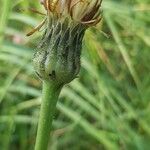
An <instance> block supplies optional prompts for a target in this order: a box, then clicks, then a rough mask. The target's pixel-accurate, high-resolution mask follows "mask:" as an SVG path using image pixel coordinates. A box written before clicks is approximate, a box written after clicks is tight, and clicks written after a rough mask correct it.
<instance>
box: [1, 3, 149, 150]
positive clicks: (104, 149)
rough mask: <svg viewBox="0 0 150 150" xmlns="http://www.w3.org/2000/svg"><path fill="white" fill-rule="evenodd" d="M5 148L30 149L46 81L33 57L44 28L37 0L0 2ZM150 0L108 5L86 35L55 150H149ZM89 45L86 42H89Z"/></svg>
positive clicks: (63, 100) (65, 94)
mask: <svg viewBox="0 0 150 150" xmlns="http://www.w3.org/2000/svg"><path fill="white" fill-rule="evenodd" d="M0 2H1V7H0V12H1V13H0V14H1V16H0V150H10V149H11V150H32V149H33V146H34V141H35V135H36V128H37V120H38V113H39V108H40V96H41V82H40V81H39V80H38V78H37V77H36V76H35V74H34V71H33V68H32V65H31V58H32V54H33V51H34V49H35V47H36V45H37V44H38V42H39V37H40V36H41V34H42V31H43V29H42V30H41V31H40V32H39V33H36V34H34V35H33V36H31V37H26V36H25V34H26V33H27V32H28V31H29V30H31V28H33V27H34V26H36V25H37V24H39V23H40V21H42V18H43V16H40V15H37V14H34V13H32V12H30V11H28V8H34V9H38V10H41V11H44V10H43V9H42V7H41V6H40V4H39V1H38V0H34V1H29V0H13V1H12V0H0ZM149 27H150V4H149V0H104V2H103V20H102V22H101V23H100V24H99V25H98V26H96V27H93V28H92V29H90V30H88V32H86V36H85V39H84V46H83V53H82V69H81V72H80V76H79V78H78V79H76V80H74V81H73V82H72V83H71V84H69V85H66V87H65V89H64V90H63V91H62V93H61V96H60V100H59V103H58V105H57V112H56V115H55V118H54V120H55V121H54V129H53V133H52V139H51V140H50V142H49V143H50V144H49V149H51V150H62V149H63V150H149V147H150V142H149V141H150V115H149V114H150V101H149V100H150V99H149V98H150V86H149V85H150V76H149V72H150V66H149V63H150V56H149V54H150V53H149V48H150V30H149ZM85 43H86V44H85Z"/></svg>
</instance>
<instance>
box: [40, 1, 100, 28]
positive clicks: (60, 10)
mask: <svg viewBox="0 0 150 150" xmlns="http://www.w3.org/2000/svg"><path fill="white" fill-rule="evenodd" d="M101 3H102V0H92V1H91V0H41V4H42V5H43V6H44V7H45V9H46V11H47V12H48V14H55V15H57V16H59V17H68V16H70V18H72V20H74V21H76V22H79V23H83V24H85V25H90V26H91V25H95V24H97V23H98V22H99V21H100V12H101V10H100V7H101Z"/></svg>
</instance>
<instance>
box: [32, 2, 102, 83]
mask: <svg viewBox="0 0 150 150" xmlns="http://www.w3.org/2000/svg"><path fill="white" fill-rule="evenodd" d="M42 4H43V5H44V7H45V9H46V11H47V16H46V17H47V20H46V25H45V27H46V29H45V32H44V35H43V37H42V39H41V41H40V43H39V46H38V48H37V51H36V53H35V54H34V58H33V64H34V68H35V71H36V73H37V75H38V76H39V77H40V78H41V79H42V80H46V81H48V82H51V81H53V82H54V83H56V84H58V85H64V84H66V83H69V82H71V81H72V80H73V79H74V78H76V76H77V74H78V73H79V70H80V55H81V49H82V40H83V37H84V33H85V31H86V29H87V28H88V27H89V26H91V25H94V24H96V23H98V22H99V21H100V16H99V13H100V10H99V9H100V5H101V0H100V1H99V0H92V2H90V1H88V0H42Z"/></svg>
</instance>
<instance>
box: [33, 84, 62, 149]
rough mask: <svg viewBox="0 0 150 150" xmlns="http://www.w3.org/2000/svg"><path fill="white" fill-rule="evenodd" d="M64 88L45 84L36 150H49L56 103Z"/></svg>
mask: <svg viewBox="0 0 150 150" xmlns="http://www.w3.org/2000/svg"><path fill="white" fill-rule="evenodd" d="M61 88H62V87H59V88H58V86H56V85H55V84H53V83H46V82H43V91H42V104H41V110H40V118H39V124H38V131H37V138H36V144H35V150H47V147H48V141H49V137H50V131H51V128H52V120H53V116H54V113H55V110H56V103H57V100H58V96H59V93H60V91H61Z"/></svg>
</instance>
